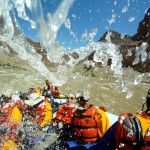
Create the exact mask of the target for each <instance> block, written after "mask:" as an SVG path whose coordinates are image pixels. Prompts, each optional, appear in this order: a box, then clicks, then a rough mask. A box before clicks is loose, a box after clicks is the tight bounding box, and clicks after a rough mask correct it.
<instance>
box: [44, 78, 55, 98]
mask: <svg viewBox="0 0 150 150" xmlns="http://www.w3.org/2000/svg"><path fill="white" fill-rule="evenodd" d="M52 86H53V84H52V83H51V82H50V81H49V80H46V81H45V86H44V88H43V91H42V96H45V97H49V98H50V97H51V95H52V93H51V91H52Z"/></svg>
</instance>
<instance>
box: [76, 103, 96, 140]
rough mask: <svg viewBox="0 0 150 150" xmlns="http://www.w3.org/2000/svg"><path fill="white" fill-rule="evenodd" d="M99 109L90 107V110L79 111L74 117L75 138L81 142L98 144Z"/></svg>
mask: <svg viewBox="0 0 150 150" xmlns="http://www.w3.org/2000/svg"><path fill="white" fill-rule="evenodd" d="M96 112H97V108H96V107H94V106H92V105H91V106H90V108H89V109H88V110H79V109H77V110H76V111H75V113H74V116H73V125H74V136H75V140H77V141H79V142H83V143H84V142H85V143H90V142H96V141H97V140H98V128H97V122H96V120H95V115H96Z"/></svg>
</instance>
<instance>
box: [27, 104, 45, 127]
mask: <svg viewBox="0 0 150 150" xmlns="http://www.w3.org/2000/svg"><path fill="white" fill-rule="evenodd" d="M42 103H43V101H41V102H40V104H42ZM40 104H38V105H35V106H32V107H30V106H29V107H27V110H26V111H28V114H29V115H30V116H31V117H32V119H31V121H32V122H37V123H38V124H40V123H41V122H42V121H43V119H44V115H45V114H44V109H45V106H43V105H42V106H41V105H40Z"/></svg>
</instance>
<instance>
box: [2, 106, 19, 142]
mask: <svg viewBox="0 0 150 150" xmlns="http://www.w3.org/2000/svg"><path fill="white" fill-rule="evenodd" d="M14 110H18V111H19V109H18V108H17V106H11V105H9V104H8V106H7V107H5V108H3V109H2V112H3V114H2V116H1V119H2V122H1V126H2V127H3V128H6V129H9V130H8V132H6V133H4V134H2V135H1V138H4V139H6V140H8V139H13V140H14V139H19V136H18V134H17V132H15V131H16V130H17V127H18V123H19V122H18V121H19V120H20V119H21V118H20V119H19V120H18V121H17V120H14V119H17V118H15V116H14V115H15V114H14ZM18 111H17V114H16V116H18V115H19V114H18ZM15 113H16V112H15ZM19 117H22V116H19ZM3 136H4V137H3Z"/></svg>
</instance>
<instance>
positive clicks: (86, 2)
mask: <svg viewBox="0 0 150 150" xmlns="http://www.w3.org/2000/svg"><path fill="white" fill-rule="evenodd" d="M61 1H62V0H42V9H43V13H44V14H45V18H46V14H47V13H51V14H53V13H54V12H55V11H56V9H57V7H58V6H59V4H60V2H61ZM148 8H150V0H75V2H74V4H73V5H72V6H71V8H70V10H69V13H68V17H67V18H69V20H70V23H71V31H72V33H74V35H75V37H76V38H77V40H75V38H74V37H73V36H72V35H71V34H70V32H69V30H68V29H66V27H65V25H64V24H63V25H62V26H61V28H60V29H59V31H58V34H57V38H56V41H58V42H59V43H61V45H63V46H64V47H66V48H67V47H71V48H73V49H75V48H79V47H83V46H86V45H87V43H88V41H86V40H85V39H83V38H82V36H83V34H84V33H86V32H87V33H90V32H91V31H92V30H93V29H97V34H96V36H95V37H94V39H93V40H94V41H95V42H96V41H98V40H99V39H100V38H101V37H102V36H103V34H104V33H105V32H106V31H108V30H114V31H117V32H118V33H120V34H126V35H130V36H133V35H134V34H135V33H136V32H137V29H138V26H139V22H140V21H141V20H143V19H144V16H145V14H146V12H147V10H148ZM27 14H29V11H27ZM29 16H30V17H31V19H32V17H33V16H32V15H30V14H29ZM19 23H20V26H21V28H22V29H23V32H24V34H25V35H26V36H27V37H29V38H30V39H32V40H33V41H36V42H38V41H39V39H38V32H37V30H33V29H32V28H31V26H30V24H29V23H28V22H27V21H24V20H22V19H19Z"/></svg>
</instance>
